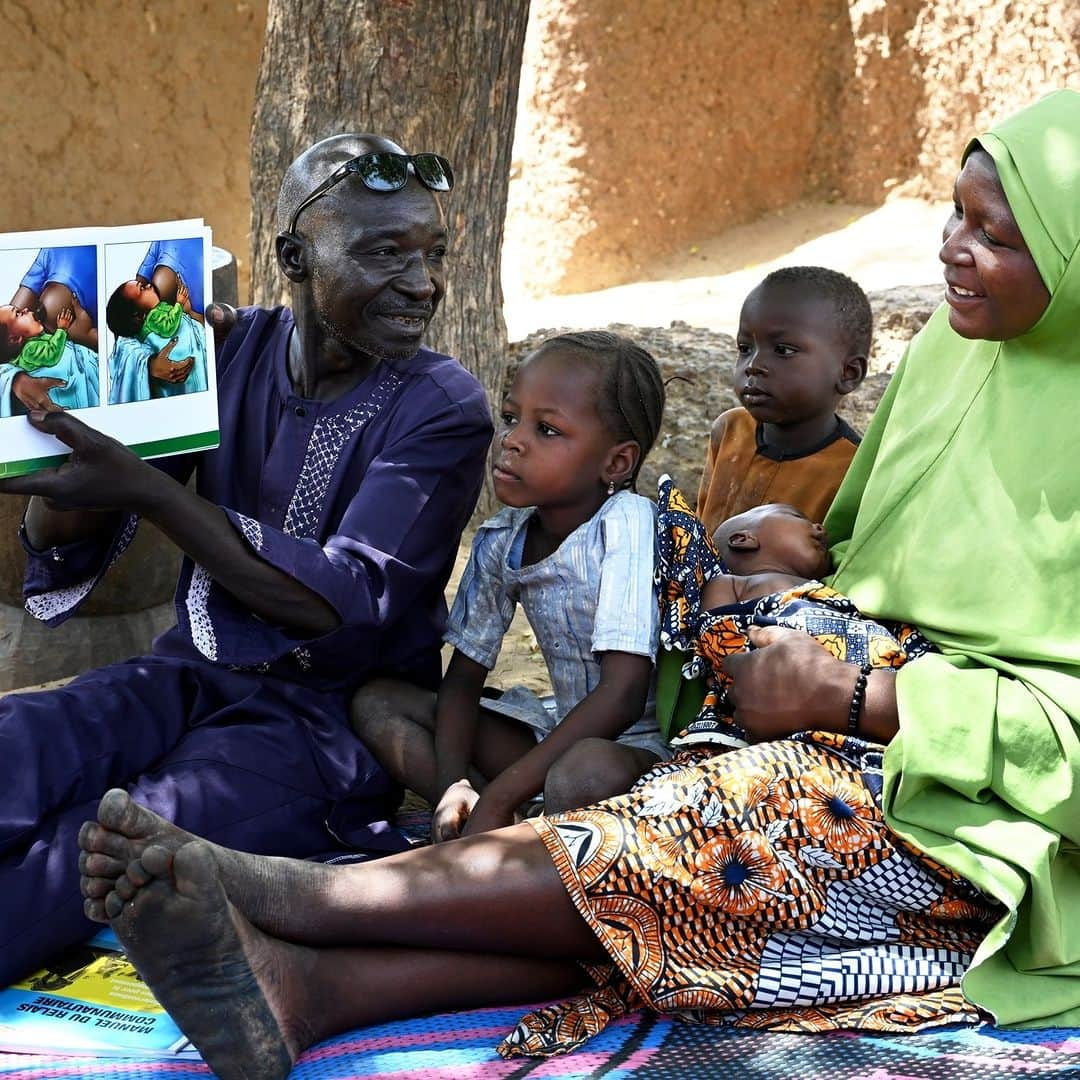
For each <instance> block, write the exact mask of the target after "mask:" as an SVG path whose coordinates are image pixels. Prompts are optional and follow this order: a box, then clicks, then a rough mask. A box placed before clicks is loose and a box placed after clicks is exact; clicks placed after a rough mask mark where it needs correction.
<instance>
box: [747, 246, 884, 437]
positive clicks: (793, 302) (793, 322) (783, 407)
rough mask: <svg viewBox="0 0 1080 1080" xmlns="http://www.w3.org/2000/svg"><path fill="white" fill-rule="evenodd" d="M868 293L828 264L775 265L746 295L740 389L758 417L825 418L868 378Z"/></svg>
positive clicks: (784, 420)
mask: <svg viewBox="0 0 1080 1080" xmlns="http://www.w3.org/2000/svg"><path fill="white" fill-rule="evenodd" d="M871 329H872V318H871V314H870V302H869V301H868V300H867V299H866V293H864V292H863V291H862V289H861V288H860V287H859V286H858V285H857V284H856V283H855V282H854V281H852V280H851V278H849V277H846V276H845V275H844V274H840V273H837V271H835V270H828V269H826V268H825V267H823V266H789V267H784V268H783V269H781V270H774V271H773V272H772V273H771V274H769V275H768V277H766V278H765V280H764V281H762V282H761V284H760V285H758V286H757V287H756V288H755V289H753V291H752V292H751V293H750V295H749V296H747V298H746V300H744V301H743V306H742V311H741V312H740V313H739V334H738V338H737V342H738V349H739V357H738V360H737V361H736V365H735V392H736V394H737V395H738V397H739V400H740V401H741V402H742V404H743V406H744V408H745V409H746V410H747V411H748V412H749V413H750V415H751V416H753V418H754V419H755V420H756V421H758V423H767V424H776V425H778V426H780V427H785V426H793V425H795V424H801V423H804V422H806V421H809V420H813V419H814V418H819V417H820V418H826V417H828V416H831V415H832V414H833V413H834V412H835V411H836V405H837V402H838V401H839V400H840V398H841V397H842V396H843V395H844V394H850V393H851V391H852V390H854V389H855V388H856V387H857V386H858V385H859V383H861V382H862V381H863V379H864V378H865V377H866V358H867V356H868V355H869V352H870V333H871Z"/></svg>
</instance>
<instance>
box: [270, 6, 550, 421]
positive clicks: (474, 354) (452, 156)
mask: <svg viewBox="0 0 1080 1080" xmlns="http://www.w3.org/2000/svg"><path fill="white" fill-rule="evenodd" d="M528 10H529V4H528V0H303V2H300V3H298V2H297V0H270V3H269V7H268V10H267V21H266V40H265V43H264V46H263V53H262V60H261V64H260V68H259V79H258V85H257V88H256V94H255V101H256V105H255V116H254V121H253V124H252V133H251V196H252V213H251V244H252V252H251V280H252V291H253V295H254V301H255V303H257V304H275V303H279V302H281V301H282V299H283V298H284V296H285V289H284V279H283V278H282V276H281V275H280V273H279V272H278V268H277V263H276V261H275V258H274V246H273V241H274V236H275V235H276V228H275V206H276V202H277V191H278V185H279V183H280V181H281V177H282V175H283V174H284V172H285V169H286V168H287V167H288V165H289V164H290V162H291V161H292V160H293V158H294V157H295V156H296V155H297V154H298V153H299V152H300V151H301V150H302V149H304V148H305V147H306V146H309V145H310V144H311V143H313V142H315V141H316V140H318V139H321V138H325V137H326V136H328V135H333V134H336V133H338V132H344V131H369V132H374V133H377V134H380V135H386V136H389V137H390V138H392V139H394V140H395V141H396V142H398V143H400V144H401V145H402V146H403V147H404V148H405V149H406V150H407V151H409V152H410V153H417V152H418V151H422V150H429V151H434V152H436V153H441V154H443V155H445V156H446V157H447V158H449V160H450V162H451V164H452V165H453V166H454V171H455V174H456V177H457V186H456V187H455V190H454V191H453V192H452V194H451V195H450V197H449V201H448V204H447V217H448V223H449V226H450V233H451V248H450V261H449V274H448V276H449V287H448V289H447V295H446V298H445V300H444V301H443V304H442V309H441V312H440V313H439V314H438V315H437V316H436V317H435V320H434V322H433V323H432V327H431V330H430V331H429V344H430V345H431V347H433V348H436V349H438V350H439V351H440V352H445V353H449V354H450V355H452V356H456V357H457V358H458V359H459V360H460V361H461V362H462V363H463V364H464V365H465V366H466V367H467V368H468V369H469V370H470V371H472V372H473V373H474V374H475V375H476V376H477V377H478V378H479V379H480V381H481V382H482V383H483V384H484V386H485V388H486V389H487V392H488V395H489V398H490V400H491V401H492V402H493V403H494V402H495V401H496V400H497V399H498V397H500V396H501V392H502V386H501V384H502V378H503V369H504V362H505V356H506V324H505V322H504V320H503V314H502V304H503V294H502V284H501V281H500V278H499V267H500V256H501V252H502V234H503V220H504V218H505V216H506V195H507V187H508V184H509V178H510V154H511V148H512V146H513V141H514V118H515V113H516V109H517V96H518V77H519V73H520V68H521V51H522V46H523V43H524V39H525V25H526V22H527V19H528Z"/></svg>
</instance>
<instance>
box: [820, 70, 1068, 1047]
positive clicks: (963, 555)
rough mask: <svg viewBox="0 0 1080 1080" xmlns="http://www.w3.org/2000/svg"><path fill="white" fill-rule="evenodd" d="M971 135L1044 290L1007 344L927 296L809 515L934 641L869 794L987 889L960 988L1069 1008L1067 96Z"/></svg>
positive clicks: (869, 596) (856, 592) (854, 587)
mask: <svg viewBox="0 0 1080 1080" xmlns="http://www.w3.org/2000/svg"><path fill="white" fill-rule="evenodd" d="M978 143H979V144H981V146H982V147H983V148H984V149H986V150H987V151H988V152H989V153H990V154H991V156H992V157H993V159H994V162H995V163H996V165H997V170H998V174H999V176H1000V178H1001V183H1002V186H1003V187H1004V189H1005V193H1006V195H1007V197H1008V200H1009V204H1010V206H1011V208H1012V210H1013V213H1014V215H1015V217H1016V220H1017V223H1018V224H1019V226H1020V229H1021V231H1022V232H1023V234H1024V238H1025V240H1026V241H1027V244H1028V246H1029V247H1030V249H1031V253H1032V256H1033V257H1034V260H1035V263H1036V266H1037V267H1038V269H1039V273H1040V274H1041V276H1042V278H1043V281H1044V283H1045V284H1046V286H1047V288H1048V289H1049V291H1050V294H1051V300H1050V304H1049V306H1048V307H1047V309H1046V311H1045V312H1044V314H1043V315H1042V317H1041V318H1040V320H1039V321H1038V323H1037V324H1036V325H1035V327H1034V328H1033V329H1032V330H1030V331H1028V332H1027V333H1026V334H1023V335H1021V336H1020V337H1017V338H1013V339H1011V340H1009V341H1006V342H991V341H970V340H966V339H964V338H961V337H960V336H959V335H957V334H956V333H954V332H953V331H952V329H951V328H950V326H949V322H948V309H947V307H946V306H944V305H943V306H942V307H941V308H939V309H938V310H937V311H936V312H935V313H934V315H933V316H932V317H931V319H930V321H929V322H928V323H927V325H926V327H925V328H924V329H923V331H922V332H921V333H920V334H919V335H918V336H917V337H916V338H915V339H914V340H913V341H912V343H911V345H910V347H909V349H908V352H907V354H906V356H905V358H904V360H903V362H902V364H901V365H900V367H899V368H898V369H897V372H896V375H895V376H894V377H893V379H892V382H891V383H890V386H889V389H888V391H887V393H886V395H885V397H884V399H883V400H882V403H881V406H880V408H879V409H878V412H877V414H876V415H875V417H874V420H873V423H872V424H871V426H870V429H869V430H868V432H867V434H866V438H865V439H864V440H863V443H862V445H861V447H860V449H859V451H858V453H857V454H856V456H855V459H854V461H853V462H852V465H851V469H850V471H849V473H848V475H847V478H846V479H845V481H844V483H843V485H842V486H841V488H840V491H839V492H838V494H837V496H836V501H835V502H834V503H833V506H832V508H831V509H830V511H829V515H828V518H827V520H826V526H827V528H828V530H829V535H830V536H831V537H833V538H834V540H835V541H836V544H835V548H834V550H833V556H834V559H835V565H836V566H837V571H836V574H835V575H834V577H833V579H832V584H833V585H834V586H835V587H836V588H837V589H839V590H840V591H841V592H844V593H847V594H848V595H850V596H851V598H852V599H853V600H854V601H855V603H856V604H858V605H859V607H860V608H862V609H863V610H864V611H867V612H870V613H872V614H874V615H878V616H884V617H887V618H894V619H900V620H903V621H905V622H912V623H914V624H915V625H917V626H918V627H920V628H921V629H922V630H923V631H924V632H925V633H926V635H927V636H928V637H929V638H930V639H931V640H932V641H934V642H935V644H936V645H937V646H938V647H939V648H940V650H941V652H940V654H934V655H930V656H928V657H925V658H924V659H921V660H919V661H917V662H915V663H912V664H909V665H907V666H906V667H904V668H902V669H901V670H900V671H899V672H898V674H897V680H896V691H897V702H898V707H899V713H900V731H899V734H898V735H897V736H896V737H895V738H894V739H893V741H892V743H891V745H890V746H889V749H888V752H887V754H886V756H885V789H884V812H885V819H886V821H887V822H888V824H889V826H890V827H891V828H892V829H893V830H894V831H895V832H897V833H899V834H900V835H901V836H904V837H906V838H907V839H909V840H911V841H912V842H913V843H915V844H916V845H917V846H918V847H919V848H920V849H922V850H923V851H925V852H927V853H928V854H929V855H931V856H932V857H933V858H935V859H937V860H939V861H940V862H941V863H943V864H945V865H946V866H948V867H951V868H952V869H953V870H956V871H958V872H959V873H961V874H963V875H964V877H966V878H967V879H968V880H970V881H971V882H973V883H974V884H976V885H977V886H979V888H980V889H982V890H983V891H984V892H985V893H987V894H989V895H990V896H993V897H995V898H996V899H997V900H999V901H1000V902H1001V903H1002V905H1003V911H1004V914H1003V915H1002V918H1001V919H1000V921H999V922H998V923H997V924H996V925H995V926H994V928H993V929H992V930H991V932H990V933H989V934H988V935H987V937H986V939H985V941H984V942H983V944H982V946H981V947H980V949H979V951H978V953H977V954H976V957H975V960H974V962H973V964H972V966H971V968H970V970H969V971H968V973H967V975H966V976H965V977H964V981H963V988H964V992H965V994H966V995H967V997H968V998H969V999H970V1000H971V1001H974V1002H975V1003H977V1004H978V1005H981V1006H982V1007H984V1008H985V1009H987V1010H988V1011H989V1012H990V1013H992V1014H993V1016H994V1017H995V1018H996V1019H997V1021H998V1022H999V1023H1001V1024H1012V1025H1024V1026H1040V1027H1041V1026H1080V467H1078V466H1077V463H1076V459H1075V458H1074V457H1073V454H1074V453H1075V452H1076V447H1077V445H1078V442H1080V436H1078V434H1077V432H1078V430H1080V421H1078V417H1077V412H1078V406H1080V253H1078V250H1077V248H1078V243H1080V94H1077V93H1075V92H1072V91H1068V90H1064V91H1059V92H1058V93H1055V94H1052V95H1050V96H1049V97H1047V98H1045V99H1043V100H1042V101H1040V102H1038V103H1037V104H1035V105H1033V106H1031V107H1030V108H1027V109H1025V110H1024V111H1023V112H1021V113H1018V114H1017V115H1016V116H1014V117H1012V118H1011V119H1009V120H1006V121H1005V122H1004V123H1002V124H1000V125H999V126H998V127H996V128H994V129H993V130H992V131H990V132H989V133H987V134H985V135H981V136H979V138H978ZM972 145H974V144H972ZM971 149H972V146H969V147H968V151H967V152H968V153H970V151H971Z"/></svg>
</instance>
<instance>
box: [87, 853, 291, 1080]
mask: <svg viewBox="0 0 1080 1080" xmlns="http://www.w3.org/2000/svg"><path fill="white" fill-rule="evenodd" d="M117 880H118V882H121V881H122V882H124V883H125V888H126V887H127V886H130V888H131V896H130V898H129V899H127V900H126V901H122V900H121V899H120V897H119V896H118V895H117V894H116V893H111V894H110V895H109V896H108V897H107V898H106V899H105V901H104V903H105V905H106V906H107V908H108V909H109V911H110V912H111V913H114V914H113V915H112V918H111V919H110V924H111V926H112V928H113V930H114V931H115V932H116V936H117V937H118V938H119V939H120V941H121V942H122V943H123V945H124V948H125V950H126V951H127V954H128V957H129V958H130V960H131V961H132V963H133V964H134V965H135V967H136V968H137V969H138V972H139V974H140V975H141V976H142V978H143V979H144V980H145V981H146V983H147V985H148V986H149V987H150V989H151V990H152V991H153V993H154V996H155V997H156V998H157V999H158V1001H160V1002H161V1004H162V1005H163V1006H164V1007H165V1008H166V1009H167V1010H168V1012H169V1015H170V1016H171V1017H172V1018H173V1020H175V1021H176V1023H177V1024H178V1025H179V1027H180V1029H181V1030H182V1031H183V1032H184V1034H185V1035H186V1036H187V1037H188V1038H189V1039H190V1040H191V1041H192V1043H194V1044H195V1046H196V1047H197V1048H198V1050H199V1052H200V1053H201V1054H202V1056H203V1058H204V1060H205V1061H206V1063H207V1065H209V1066H210V1068H211V1069H212V1070H213V1071H214V1074H215V1075H216V1076H218V1077H220V1078H221V1080H278V1078H284V1077H287V1076H288V1075H289V1073H290V1072H291V1071H292V1066H293V1062H294V1061H295V1060H296V1058H297V1056H298V1055H299V1053H300V1051H301V1050H303V1049H304V1047H303V1046H302V1045H301V1041H300V1038H299V1037H298V1036H297V1035H296V1033H295V1030H294V1028H293V1027H292V1025H291V1024H290V1021H289V1017H290V1016H302V1015H304V1013H303V1003H302V1001H297V1000H296V996H297V995H302V994H303V992H304V990H303V988H304V974H303V973H304V971H305V970H306V968H307V967H309V966H310V962H309V961H310V958H309V957H308V955H307V954H308V952H309V950H306V949H304V948H302V947H301V946H297V945H291V944H287V943H285V942H282V941H277V940H275V939H274V938H271V937H268V936H267V935H265V934H262V933H260V932H259V931H258V930H256V929H255V928H254V927H253V926H251V924H250V923H248V922H247V920H246V919H244V917H243V916H242V915H240V913H239V912H238V911H237V910H236V909H235V908H234V907H233V906H232V905H231V904H230V903H229V901H228V899H227V898H226V896H225V890H224V889H223V888H222V886H221V883H220V881H219V880H218V876H217V867H216V865H215V861H214V855H213V852H212V851H211V850H210V847H209V845H207V844H205V843H204V842H202V841H199V840H196V841H193V842H192V843H188V844H184V845H182V846H181V847H180V848H179V849H178V850H176V852H175V853H173V852H172V851H169V850H168V849H167V848H165V847H159V846H156V845H149V846H147V847H146V848H145V850H144V851H143V853H142V856H141V857H140V858H139V859H137V860H134V861H133V862H132V863H131V864H130V865H129V867H128V868H127V870H126V872H125V873H124V874H122V875H121V876H120V877H119V878H118V879H117Z"/></svg>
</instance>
